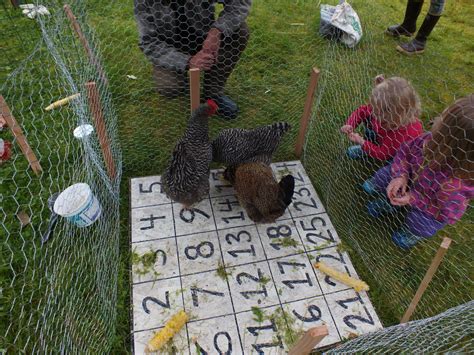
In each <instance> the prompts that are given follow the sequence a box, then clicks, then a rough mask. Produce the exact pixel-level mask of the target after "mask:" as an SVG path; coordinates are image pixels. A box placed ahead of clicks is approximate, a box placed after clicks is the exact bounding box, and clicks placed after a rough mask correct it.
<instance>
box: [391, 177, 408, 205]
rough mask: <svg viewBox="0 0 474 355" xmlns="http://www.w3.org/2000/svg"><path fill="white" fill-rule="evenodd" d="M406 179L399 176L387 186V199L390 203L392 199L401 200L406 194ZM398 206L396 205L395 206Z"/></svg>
mask: <svg viewBox="0 0 474 355" xmlns="http://www.w3.org/2000/svg"><path fill="white" fill-rule="evenodd" d="M407 188H408V179H407V177H406V176H400V177H397V178H395V179H393V180H392V181H390V183H389V184H388V186H387V190H386V191H387V197H388V198H389V199H390V202H391V201H392V199H393V198H401V197H403V196H405V195H406V194H407ZM397 206H398V205H397Z"/></svg>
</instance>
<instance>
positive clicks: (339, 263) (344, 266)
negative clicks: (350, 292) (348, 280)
mask: <svg viewBox="0 0 474 355" xmlns="http://www.w3.org/2000/svg"><path fill="white" fill-rule="evenodd" d="M309 256H310V259H311V261H312V264H315V263H317V262H319V261H322V262H324V263H325V264H327V265H328V266H330V267H332V268H333V269H335V270H337V271H340V272H344V273H346V274H347V275H349V276H352V277H354V278H356V279H358V278H359V277H358V276H357V273H356V271H355V269H354V266H352V263H351V261H350V259H349V255H348V254H347V253H346V252H340V251H338V250H337V247H332V248H327V249H323V250H320V251H314V252H311V253H309ZM315 273H316V276H317V278H318V280H319V284H320V286H321V289H322V290H323V293H324V294H328V293H331V292H336V291H341V290H345V289H348V288H349V286H347V285H345V284H343V283H341V282H339V281H336V280H334V279H333V278H331V277H329V276H328V275H326V274H324V273H322V272H321V271H319V270H318V269H315Z"/></svg>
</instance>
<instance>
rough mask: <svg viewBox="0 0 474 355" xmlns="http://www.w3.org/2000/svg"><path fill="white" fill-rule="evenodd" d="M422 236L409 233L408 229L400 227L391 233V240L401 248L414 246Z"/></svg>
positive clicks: (405, 248) (406, 248)
mask: <svg viewBox="0 0 474 355" xmlns="http://www.w3.org/2000/svg"><path fill="white" fill-rule="evenodd" d="M423 239H424V238H423V237H420V236H418V235H415V234H413V233H411V232H410V231H409V230H408V229H406V228H402V229H400V230H398V231H396V232H395V233H393V235H392V241H393V243H395V245H396V246H397V247H399V248H401V249H403V250H408V249H410V248H412V247H414V246H415V245H416V244H417V243H418V242H419V241H420V240H423Z"/></svg>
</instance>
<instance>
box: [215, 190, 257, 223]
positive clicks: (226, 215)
mask: <svg viewBox="0 0 474 355" xmlns="http://www.w3.org/2000/svg"><path fill="white" fill-rule="evenodd" d="M211 203H212V210H213V211H214V217H215V220H216V225H217V229H226V228H232V227H239V226H248V225H251V224H254V223H253V221H252V220H251V219H250V218H249V216H248V215H247V213H246V212H245V210H244V209H243V208H242V207H241V206H240V204H239V201H238V200H237V197H235V196H226V197H217V198H212V199H211Z"/></svg>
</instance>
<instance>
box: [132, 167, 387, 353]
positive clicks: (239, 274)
mask: <svg viewBox="0 0 474 355" xmlns="http://www.w3.org/2000/svg"><path fill="white" fill-rule="evenodd" d="M272 169H273V171H274V174H275V176H276V177H277V179H278V180H279V179H280V178H281V177H282V176H283V175H286V174H288V173H291V174H292V175H293V176H294V177H295V183H296V187H295V194H294V198H293V203H292V204H291V205H290V207H289V208H288V209H287V211H286V212H285V214H284V215H283V216H282V217H280V218H279V219H278V220H277V221H276V222H275V223H273V224H255V223H253V222H252V221H251V220H250V219H249V218H248V216H247V215H246V213H245V211H244V210H243V209H242V208H241V207H240V205H239V203H238V201H237V198H236V196H235V193H234V190H233V188H232V187H231V186H230V185H228V183H227V182H225V181H224V180H223V179H222V173H223V170H212V171H211V174H210V184H211V190H210V194H209V196H208V198H206V199H205V200H204V201H202V202H200V203H199V204H197V205H195V206H194V208H193V210H183V209H182V208H181V205H180V204H177V203H173V202H171V201H170V200H169V199H168V198H167V197H166V195H165V194H164V193H162V190H161V185H160V177H159V176H149V177H140V178H134V179H131V182H130V184H131V186H130V191H131V249H132V295H131V298H132V300H131V301H132V315H133V325H132V339H133V345H132V346H133V351H134V353H135V354H143V353H144V349H145V347H146V345H147V343H148V341H149V340H150V339H151V338H152V337H153V334H154V333H155V332H157V331H158V330H159V329H160V328H162V327H163V326H164V324H165V323H166V321H167V320H168V319H169V318H170V317H171V316H172V315H173V314H175V313H176V312H177V311H179V310H180V309H184V310H185V311H186V312H187V313H188V315H189V316H190V321H189V322H188V323H187V324H186V326H185V327H183V328H182V329H181V331H180V332H179V333H177V334H176V335H175V337H174V338H173V340H172V342H170V344H168V347H167V349H164V350H163V352H164V353H166V352H169V351H172V350H174V351H175V352H176V353H178V354H285V353H287V351H288V344H289V343H291V342H292V341H294V340H295V337H297V336H299V335H300V334H301V333H302V331H304V330H307V329H309V328H311V327H314V326H318V325H322V324H326V325H327V326H328V329H329V335H328V336H327V337H326V338H325V339H324V340H323V341H322V342H321V343H320V344H319V345H318V346H319V347H325V346H328V345H331V344H334V343H338V342H340V341H341V340H343V339H346V338H350V337H353V336H356V335H359V334H362V333H367V332H372V331H375V330H377V329H380V328H382V325H381V323H380V320H379V319H378V316H377V314H376V313H375V310H374V308H373V307H372V305H371V302H370V300H369V298H368V296H367V293H366V292H359V293H358V292H355V291H354V290H353V289H351V288H349V287H347V286H345V285H344V284H341V283H339V282H337V281H335V280H333V279H331V278H330V277H328V276H326V275H324V274H322V273H321V272H320V271H319V270H317V269H315V268H314V267H313V266H312V264H314V263H315V262H316V261H319V260H321V261H324V262H325V263H327V264H329V265H330V266H332V267H334V268H335V269H337V270H339V271H343V272H346V273H347V274H349V275H350V276H353V277H356V278H357V277H358V276H357V273H356V271H355V270H354V267H353V266H352V263H351V261H350V259H349V255H348V254H347V253H346V252H344V251H343V250H341V249H342V248H339V247H338V244H339V243H340V239H339V237H338V235H337V232H336V230H335V229H334V227H333V225H332V223H331V221H330V219H329V216H328V215H327V213H326V212H325V209H324V206H323V205H322V203H321V201H320V199H319V198H318V195H317V194H316V191H315V190H314V188H313V186H312V184H311V181H310V180H309V178H308V176H307V175H306V173H305V170H304V168H303V166H302V164H301V163H300V162H299V161H290V162H282V163H274V164H272Z"/></svg>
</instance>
